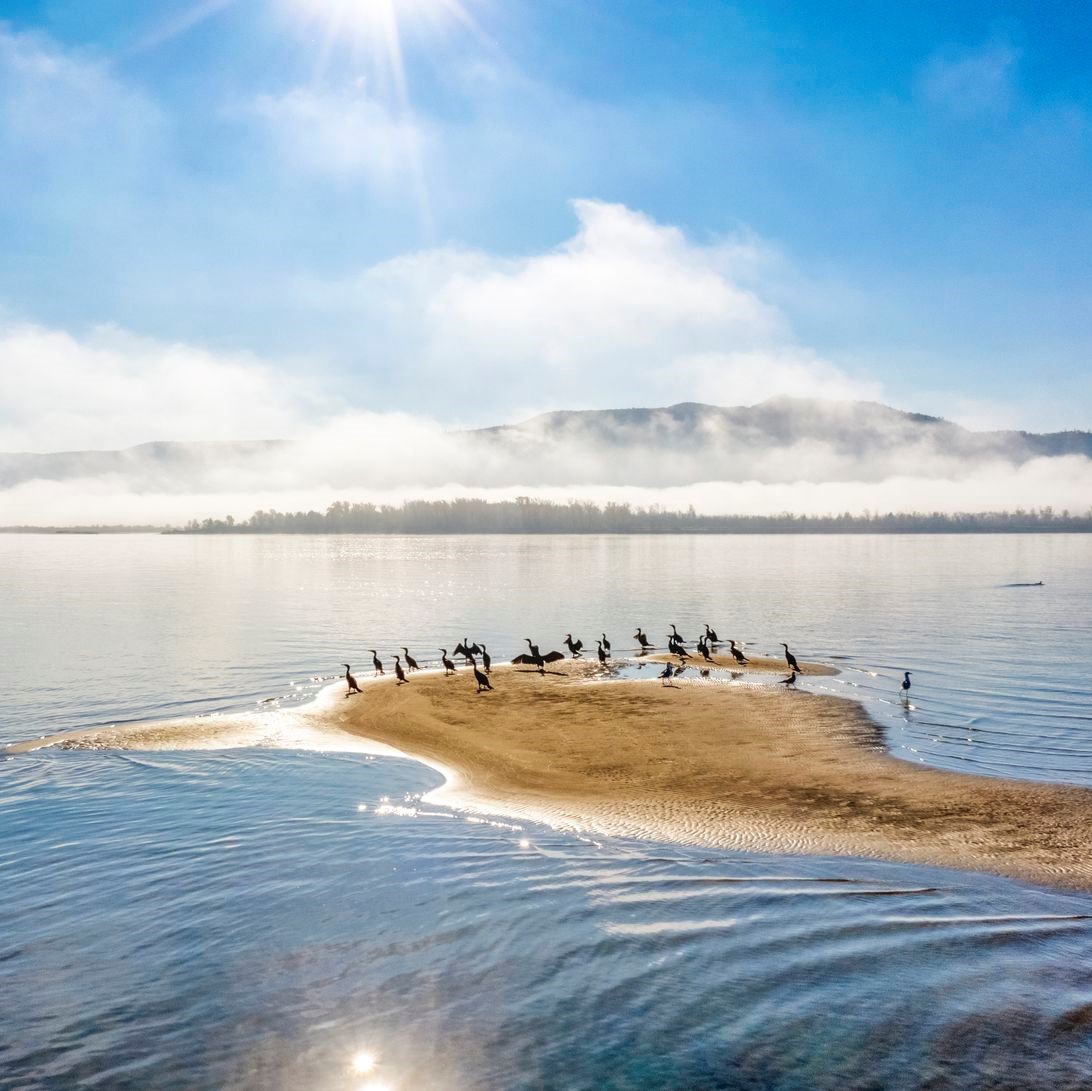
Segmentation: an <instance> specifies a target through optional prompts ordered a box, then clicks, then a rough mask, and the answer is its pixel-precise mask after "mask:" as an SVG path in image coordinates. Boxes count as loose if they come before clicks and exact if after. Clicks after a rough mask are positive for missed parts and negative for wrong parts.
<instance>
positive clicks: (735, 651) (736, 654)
mask: <svg viewBox="0 0 1092 1091" xmlns="http://www.w3.org/2000/svg"><path fill="white" fill-rule="evenodd" d="M728 643H729V644H731V646H732V647H731V652H732V658H733V659H734V660H735V661H736V662H737V663H746V662H747V657H746V656H745V655H744V654H743V652H741V651H740V650H739V648H737V647H736V642H735V641H734V640H729V641H728Z"/></svg>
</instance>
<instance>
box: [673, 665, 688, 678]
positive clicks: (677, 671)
mask: <svg viewBox="0 0 1092 1091" xmlns="http://www.w3.org/2000/svg"><path fill="white" fill-rule="evenodd" d="M684 670H686V665H685V664H681V665H680V666H678V667H676V668H675V677H676V678H681V677H682V672H683V671H684Z"/></svg>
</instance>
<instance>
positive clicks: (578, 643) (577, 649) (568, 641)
mask: <svg viewBox="0 0 1092 1091" xmlns="http://www.w3.org/2000/svg"><path fill="white" fill-rule="evenodd" d="M565 647H567V648H568V649H569V651H570V652H572V656H573V659H583V657H584V653H583V652H582V651H581V648H583V647H584V641H583V640H573V634H572V633H566V634H565Z"/></svg>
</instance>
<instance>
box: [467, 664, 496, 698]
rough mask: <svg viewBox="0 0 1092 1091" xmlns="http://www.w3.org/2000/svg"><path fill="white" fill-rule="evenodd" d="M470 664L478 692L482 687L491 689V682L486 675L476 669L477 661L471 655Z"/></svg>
mask: <svg viewBox="0 0 1092 1091" xmlns="http://www.w3.org/2000/svg"><path fill="white" fill-rule="evenodd" d="M470 665H471V666H472V667H473V668H474V681H475V682H477V683H478V692H479V693H481V691H482V690H483V689H487V690H490V691H491V690H492V689H493V683H492V682H490V681H489V677H488V676H487V675H485V674H482V672H481V671H480V670H478V664H477V661H476V660H475V659H474V657H473V656H471V657H470Z"/></svg>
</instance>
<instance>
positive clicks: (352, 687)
mask: <svg viewBox="0 0 1092 1091" xmlns="http://www.w3.org/2000/svg"><path fill="white" fill-rule="evenodd" d="M342 666H343V667H344V668H345V684H346V685H347V686H348V687H349V692H348V693H346V694H345V696H346V697H348V696H349V695H350V694H353V693H359V692H360V687H359V686H358V685H357V684H356V679H355V678H354V677H353V676H352V675H351V674H350V673H349V671H350V670H351V669H352V668H351V667H350V666H349V664H348V663H343V664H342Z"/></svg>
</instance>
